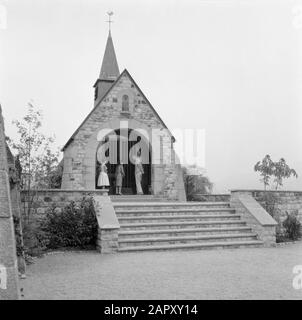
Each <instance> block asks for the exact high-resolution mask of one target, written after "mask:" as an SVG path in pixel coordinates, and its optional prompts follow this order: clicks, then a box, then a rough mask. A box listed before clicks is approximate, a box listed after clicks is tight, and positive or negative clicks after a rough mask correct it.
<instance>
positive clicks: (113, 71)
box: [99, 30, 120, 80]
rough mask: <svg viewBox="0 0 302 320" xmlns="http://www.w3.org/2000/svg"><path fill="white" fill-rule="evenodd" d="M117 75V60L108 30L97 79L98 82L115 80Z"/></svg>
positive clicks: (118, 73) (118, 72)
mask: <svg viewBox="0 0 302 320" xmlns="http://www.w3.org/2000/svg"><path fill="white" fill-rule="evenodd" d="M119 75H120V71H119V68H118V64H117V59H116V55H115V51H114V46H113V41H112V37H111V31H110V30H109V34H108V39H107V44H106V49H105V54H104V58H103V63H102V68H101V72H100V76H99V79H100V80H116V79H117V78H118V76H119Z"/></svg>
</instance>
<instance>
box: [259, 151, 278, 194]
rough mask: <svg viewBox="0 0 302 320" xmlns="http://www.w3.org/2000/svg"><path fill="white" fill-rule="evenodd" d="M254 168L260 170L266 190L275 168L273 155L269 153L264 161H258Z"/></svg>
mask: <svg viewBox="0 0 302 320" xmlns="http://www.w3.org/2000/svg"><path fill="white" fill-rule="evenodd" d="M254 170H255V171H256V172H257V171H259V172H260V176H261V177H262V178H261V179H260V181H262V182H263V184H264V190H266V187H267V186H268V185H269V180H270V177H271V175H272V174H273V170H274V163H273V161H272V160H271V157H270V156H269V155H268V154H267V155H266V156H265V157H264V158H263V159H262V161H258V162H257V163H256V164H255V166H254Z"/></svg>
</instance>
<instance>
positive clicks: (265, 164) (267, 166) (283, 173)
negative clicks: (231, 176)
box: [254, 154, 298, 190]
mask: <svg viewBox="0 0 302 320" xmlns="http://www.w3.org/2000/svg"><path fill="white" fill-rule="evenodd" d="M254 170H255V171H258V172H260V175H261V176H262V178H261V179H260V181H262V182H263V184H264V190H266V187H267V186H269V181H270V178H271V177H275V179H274V182H275V183H276V186H275V189H276V190H278V188H279V187H281V186H282V185H283V179H287V178H290V177H291V176H294V177H296V178H297V177H298V175H297V173H296V171H295V170H294V169H291V168H290V167H289V166H288V164H287V163H286V161H285V160H284V158H281V159H280V160H279V161H278V162H274V161H272V159H271V157H270V156H269V155H268V154H267V155H266V156H265V157H264V158H263V159H262V161H258V162H257V163H256V164H255V166H254Z"/></svg>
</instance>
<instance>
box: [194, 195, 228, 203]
mask: <svg viewBox="0 0 302 320" xmlns="http://www.w3.org/2000/svg"><path fill="white" fill-rule="evenodd" d="M230 199H231V194H230V193H221V194H203V193H199V194H195V195H194V198H193V201H210V202H229V201H230Z"/></svg>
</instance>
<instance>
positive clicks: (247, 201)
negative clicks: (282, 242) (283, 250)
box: [231, 192, 278, 246]
mask: <svg viewBox="0 0 302 320" xmlns="http://www.w3.org/2000/svg"><path fill="white" fill-rule="evenodd" d="M231 207H232V208H234V209H235V210H236V213H237V214H240V216H241V217H242V218H243V219H244V220H245V221H246V223H247V225H248V226H250V227H251V228H252V230H253V231H254V232H255V233H257V235H258V237H259V239H260V240H262V241H263V243H264V245H265V246H271V245H273V244H274V243H276V226H277V224H278V223H277V222H276V221H275V220H274V219H273V218H272V217H271V216H270V215H269V213H268V212H266V211H265V210H264V208H263V207H262V206H261V205H260V204H259V203H258V202H257V201H256V200H255V199H254V198H253V197H252V196H251V195H250V194H244V193H237V192H234V193H232V195H231Z"/></svg>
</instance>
